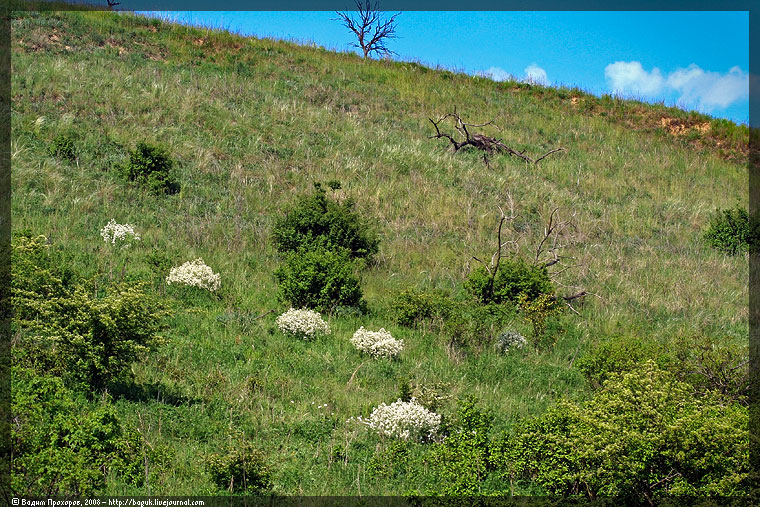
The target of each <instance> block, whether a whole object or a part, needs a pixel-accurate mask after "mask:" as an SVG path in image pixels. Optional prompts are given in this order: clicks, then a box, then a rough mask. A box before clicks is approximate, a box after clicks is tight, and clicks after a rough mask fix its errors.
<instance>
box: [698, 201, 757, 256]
mask: <svg viewBox="0 0 760 507" xmlns="http://www.w3.org/2000/svg"><path fill="white" fill-rule="evenodd" d="M702 237H703V239H704V240H705V241H706V242H707V244H708V245H710V246H711V247H713V248H715V249H717V250H720V251H721V252H723V253H726V254H729V255H737V254H739V253H741V252H746V251H748V250H749V249H750V246H753V248H754V246H756V245H758V244H760V242H759V241H758V240H760V227H758V224H757V221H756V220H750V217H749V214H748V213H747V211H746V210H745V209H743V208H739V207H736V208H734V209H719V210H716V212H715V213H714V214H713V216H712V217H711V218H710V226H709V227H708V229H707V231H706V232H705V233H704V235H703V236H702Z"/></svg>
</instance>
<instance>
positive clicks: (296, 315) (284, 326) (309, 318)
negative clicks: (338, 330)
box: [275, 308, 330, 340]
mask: <svg viewBox="0 0 760 507" xmlns="http://www.w3.org/2000/svg"><path fill="white" fill-rule="evenodd" d="M275 322H276V324H277V327H278V328H279V330H280V331H282V332H283V333H284V334H286V335H289V336H292V337H294V338H299V339H302V340H312V339H314V338H315V337H316V336H317V335H328V334H330V325H329V324H328V323H327V322H325V321H324V320H323V319H322V316H321V315H320V314H319V313H318V312H315V311H314V310H308V309H305V308H304V309H300V310H296V309H295V308H291V309H289V310H288V311H287V312H285V313H283V314H282V315H280V316H279V317H277V320H276V321H275Z"/></svg>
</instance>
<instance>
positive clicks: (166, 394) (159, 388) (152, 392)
mask: <svg viewBox="0 0 760 507" xmlns="http://www.w3.org/2000/svg"><path fill="white" fill-rule="evenodd" d="M110 391H111V394H112V395H113V397H114V398H116V399H118V398H123V399H125V400H128V401H135V402H148V401H157V402H159V403H164V404H166V405H172V406H175V407H177V406H180V405H193V404H195V403H198V402H200V401H201V400H199V399H197V398H191V397H189V396H186V395H184V394H182V393H180V392H179V391H177V390H176V389H174V388H171V387H168V386H166V385H163V384H160V383H144V384H138V383H136V382H134V381H132V380H128V381H122V382H118V383H116V384H113V385H111V390H110Z"/></svg>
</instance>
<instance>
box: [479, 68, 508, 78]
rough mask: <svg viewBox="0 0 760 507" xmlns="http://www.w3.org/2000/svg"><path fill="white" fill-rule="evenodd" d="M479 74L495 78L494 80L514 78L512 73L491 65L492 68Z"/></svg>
mask: <svg viewBox="0 0 760 507" xmlns="http://www.w3.org/2000/svg"><path fill="white" fill-rule="evenodd" d="M477 74H478V75H479V76H483V77H487V78H490V79H493V80H494V81H508V80H510V79H512V75H511V74H510V73H509V72H507V71H506V70H504V69H502V68H500V67H491V68H490V69H488V70H486V71H483V72H478V73H477Z"/></svg>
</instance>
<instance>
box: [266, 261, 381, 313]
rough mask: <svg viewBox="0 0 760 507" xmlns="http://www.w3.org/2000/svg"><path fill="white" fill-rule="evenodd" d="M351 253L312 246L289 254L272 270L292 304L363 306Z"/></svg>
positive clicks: (327, 307) (321, 307) (318, 307)
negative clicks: (282, 262) (283, 261)
mask: <svg viewBox="0 0 760 507" xmlns="http://www.w3.org/2000/svg"><path fill="white" fill-rule="evenodd" d="M355 272H356V267H355V265H354V263H353V262H352V260H351V255H350V253H349V252H348V251H347V250H345V249H341V250H328V249H326V248H324V247H312V248H308V249H304V250H299V251H298V252H295V253H291V254H290V255H288V257H287V259H286V260H285V263H284V264H282V265H281V266H280V267H279V268H277V270H276V271H275V272H274V274H275V277H276V278H277V281H278V282H279V290H280V297H281V298H282V299H283V300H285V301H287V302H289V303H290V304H291V305H292V306H293V307H295V308H312V309H314V310H317V311H319V312H329V311H331V310H333V309H334V308H336V307H338V306H353V307H358V308H360V309H364V308H365V306H366V304H365V302H364V300H363V299H362V291H361V287H360V286H359V278H358V277H357V276H356V274H355Z"/></svg>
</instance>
